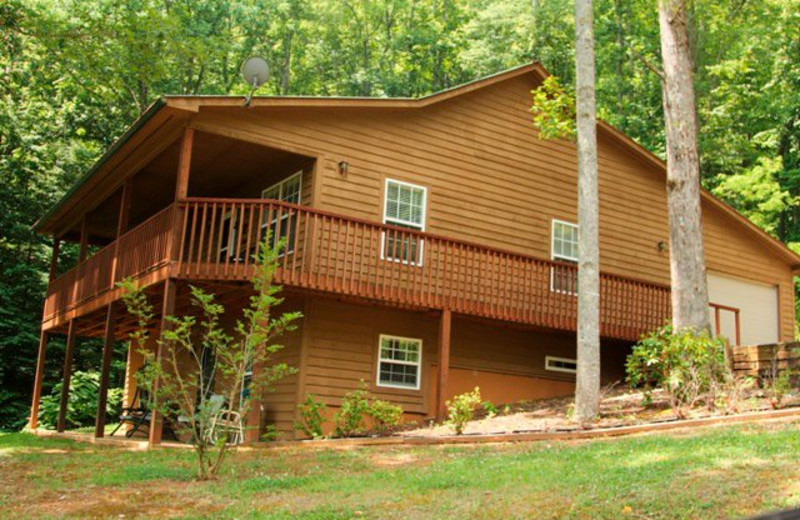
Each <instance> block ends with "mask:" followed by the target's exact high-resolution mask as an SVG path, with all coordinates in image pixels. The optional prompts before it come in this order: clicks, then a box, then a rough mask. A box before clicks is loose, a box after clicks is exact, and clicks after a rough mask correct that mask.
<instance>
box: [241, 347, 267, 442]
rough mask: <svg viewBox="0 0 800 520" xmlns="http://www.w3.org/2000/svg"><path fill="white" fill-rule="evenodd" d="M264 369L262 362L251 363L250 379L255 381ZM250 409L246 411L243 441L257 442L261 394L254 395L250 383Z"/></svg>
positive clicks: (259, 428)
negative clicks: (251, 373)
mask: <svg viewBox="0 0 800 520" xmlns="http://www.w3.org/2000/svg"><path fill="white" fill-rule="evenodd" d="M263 370H264V367H263V363H260V362H256V363H254V364H253V377H252V381H257V380H258V378H259V376H260V374H261V372H262V371H263ZM249 399H250V410H249V411H248V412H247V423H246V425H245V431H244V441H245V442H246V443H247V444H252V443H254V442H258V440H259V439H260V438H261V416H262V414H263V413H264V410H263V409H262V407H261V396H260V395H255V393H254V392H253V388H252V385H251V388H250V398H249Z"/></svg>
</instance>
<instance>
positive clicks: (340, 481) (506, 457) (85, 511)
mask: <svg viewBox="0 0 800 520" xmlns="http://www.w3.org/2000/svg"><path fill="white" fill-rule="evenodd" d="M192 464H193V459H192V453H191V452H190V451H188V450H170V451H167V450H158V451H150V452H134V451H125V450H121V449H119V448H116V447H100V446H91V445H85V444H80V443H75V442H73V441H69V440H65V439H53V438H37V437H33V436H31V435H28V434H7V435H2V436H0V516H2V517H3V518H30V517H34V518H35V517H45V518H60V517H65V516H67V517H68V516H72V517H79V518H104V517H109V518H111V517H113V518H133V517H137V516H147V515H152V516H156V517H170V518H295V517H304V518H317V519H327V518H331V519H333V518H465V517H473V518H704V519H705V518H739V517H744V516H748V515H752V514H755V513H760V512H765V511H770V510H772V509H777V508H787V507H792V506H794V507H797V506H800V421H794V422H780V423H762V424H759V425H751V426H728V427H718V428H708V429H703V430H695V431H692V432H690V433H686V432H684V433H673V434H664V435H649V436H639V437H629V438H621V439H615V440H600V441H581V442H563V443H528V444H518V445H512V444H503V445H479V446H458V447H443V446H431V447H410V446H406V447H369V448H351V449H336V450H334V449H318V450H313V451H312V450H300V449H289V450H247V451H240V452H238V453H236V454H235V455H234V456H233V458H232V459H231V460H230V461H229V464H228V465H226V466H225V469H224V474H223V475H222V476H221V477H220V478H219V479H218V480H216V481H213V482H205V483H201V482H194V481H193V480H192V476H193V465H192ZM121 515H124V516H121Z"/></svg>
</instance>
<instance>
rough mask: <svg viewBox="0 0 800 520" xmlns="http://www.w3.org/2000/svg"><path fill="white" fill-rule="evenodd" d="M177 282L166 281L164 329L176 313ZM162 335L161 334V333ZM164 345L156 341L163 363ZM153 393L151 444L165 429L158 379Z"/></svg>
mask: <svg viewBox="0 0 800 520" xmlns="http://www.w3.org/2000/svg"><path fill="white" fill-rule="evenodd" d="M176 289H177V286H176V283H175V280H174V279H172V278H167V280H166V281H165V282H164V302H163V305H162V308H161V309H162V310H161V329H160V331H163V330H164V329H166V328H167V327H169V326H170V325H169V322H168V321H167V320H166V317H167V316H171V315H172V314H174V313H175V296H176V292H177V291H176ZM159 336H160V334H159ZM163 348H164V347H163V346H162V345H161V343H160V342H156V356H155V360H154V362H155V363H161V360H162V359H163V358H164V352H163ZM153 394H154V395H152V396H151V399H153V410H151V412H150V414H151V415H150V438H149V443H150V446H155V445H157V444H161V434H162V432H163V429H164V421H163V418H162V417H161V414H159V413H158V412H157V411H156V410H155V404H156V403H155V400H156V399H157V398H158V396H157V395H156V394H158V381H154V383H153Z"/></svg>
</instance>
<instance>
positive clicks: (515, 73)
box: [33, 62, 800, 270]
mask: <svg viewBox="0 0 800 520" xmlns="http://www.w3.org/2000/svg"><path fill="white" fill-rule="evenodd" d="M525 74H534V75H535V76H536V77H537V79H539V80H543V79H545V78H546V77H548V76H549V75H550V73H549V72H547V70H546V69H545V68H544V67H543V66H542V65H541V64H540V63H538V62H533V63H528V64H525V65H521V66H518V67H513V68H510V69H507V70H504V71H501V72H498V73H496V74H492V75H490V76H485V77H482V78H479V79H476V80H474V81H470V82H468V83H463V84H461V85H457V86H454V87H451V88H448V89H444V90H440V91H438V92H434V93H432V94H428V95H426V96H421V97H415V98H412V97H393V98H378V97H344V96H331V97H317V96H255V97H253V98H252V99H251V100H250V105H249V107H250V108H271V107H284V108H330V109H336V108H365V109H406V110H408V109H421V108H425V107H428V106H431V105H433V104H436V103H440V102H442V101H446V100H448V99H452V98H454V97H457V96H461V95H464V94H467V93H470V92H474V91H476V90H480V89H483V88H486V87H489V86H491V85H494V84H497V83H500V82H504V81H508V80H510V79H513V78H516V77H519V76H523V75H525ZM245 99H246V98H245V96H228V95H220V96H216V95H194V96H182V95H176V96H171V95H168V96H161V97H159V98H158V99H156V100H155V101H154V102H153V103H152V104H151V105H150V106H149V107H148V108H147V110H145V112H144V113H143V114H142V115H141V116H140V117H139V118H138V119H137V120H136V121H135V122H134V123H133V124H132V125H131V126H130V127H129V128H128V129H127V130H126V131H125V133H124V134H123V135H122V136H121V137H120V138H119V139H117V141H115V142H114V144H113V145H112V146H111V147H110V148H109V149H108V150H107V151H106V152H105V153H104V154H103V155H102V156H101V157H100V159H98V160H97V162H96V163H95V164H94V165H93V166H92V168H90V169H89V170H88V171H87V172H86V174H85V175H83V176H82V177H81V178H80V179H79V180H78V182H77V183H76V184H75V185H74V186H73V187H72V188H71V189H70V190H69V191H68V192H67V193H66V194H65V195H64V196H63V197H62V198H61V199H60V200H59V201H58V202H57V203H56V204H55V205H54V206H53V207H51V208H50V210H48V212H47V213H46V214H45V215H43V216H42V217H41V218H40V219H39V220H38V221H37V222H36V223H35V224H34V225H33V229H34V230H35V231H37V232H40V233H47V232H48V231H49V230H51V227H52V225H53V224H54V223H55V222H56V221H57V220H58V218H59V216H60V215H62V214H64V213H65V212H66V211H68V209H69V208H70V207H71V206H72V205H73V204H72V202H74V199H79V198H80V196H81V195H85V194H86V192H90V191H91V189H92V181H94V180H96V179H97V178H98V177H102V176H104V175H109V174H110V173H111V170H113V168H112V167H110V166H109V163H110V160H111V159H112V157H114V156H115V155H117V154H120V153H124V151H125V150H124V149H125V148H126V147H127V146H128V145H130V141H131V140H132V138H133V137H134V136H135V135H137V134H139V133H149V132H153V131H154V130H155V129H156V127H155V125H156V124H157V123H156V120H157V119H159V117H157V116H162V113H163V112H171V113H173V114H176V113H183V114H184V116H186V115H191V114H192V113H195V112H198V111H199V110H200V109H201V108H204V107H209V108H210V107H213V108H225V107H231V108H234V107H235V108H242V107H244V104H245ZM161 119H162V120H163V117H161ZM598 131H599V133H601V134H603V135H606V136H607V137H610V138H611V139H612V140H613V141H615V142H617V143H618V144H620V145H622V146H623V147H625V148H626V149H628V150H630V151H631V152H632V153H633V155H634V156H636V157H638V158H639V159H641V160H643V161H644V162H646V163H647V164H649V165H651V166H652V167H653V168H654V169H655V170H657V171H658V172H660V173H661V174H663V175H666V171H667V168H666V163H665V162H664V161H663V160H662V159H661V158H659V157H658V156H656V155H655V154H653V153H652V152H650V151H649V150H648V149H646V148H645V147H644V146H642V145H640V144H639V143H637V142H636V141H634V140H633V139H632V138H630V137H629V136H627V135H625V134H624V133H622V132H621V131H620V130H618V129H617V128H615V127H613V126H612V125H610V124H608V123H606V122H604V121H600V120H598ZM120 182H121V181H120ZM701 197H702V200H703V201H704V202H706V203H708V204H709V205H711V206H712V207H715V208H716V209H718V210H720V211H721V212H722V213H723V214H725V215H726V216H728V217H729V218H730V219H732V220H733V221H734V222H736V223H738V224H740V225H742V226H744V227H745V228H746V229H747V230H748V231H750V232H751V233H752V234H754V235H755V236H756V237H757V238H758V239H760V240H762V241H763V243H764V244H765V245H766V246H768V247H769V248H770V249H771V250H773V251H774V252H775V253H776V254H778V255H779V256H780V257H782V258H783V259H784V260H785V261H786V262H787V263H789V264H790V265H791V267H792V269H793V270H800V255H798V254H797V253H795V252H794V251H792V250H791V249H789V248H788V247H787V246H786V245H785V244H784V243H783V242H781V241H779V240H777V239H775V238H774V237H772V236H771V235H769V234H768V233H766V232H765V231H764V230H762V229H761V228H759V227H758V226H756V225H755V224H753V223H752V222H751V221H750V220H748V219H747V218H746V217H744V216H743V215H742V214H741V213H739V212H738V211H736V210H735V209H734V208H733V207H731V206H730V205H728V204H726V203H725V202H723V201H721V200H720V199H718V198H716V197H715V196H714V195H712V194H711V192H709V191H708V190H706V189H704V188H701Z"/></svg>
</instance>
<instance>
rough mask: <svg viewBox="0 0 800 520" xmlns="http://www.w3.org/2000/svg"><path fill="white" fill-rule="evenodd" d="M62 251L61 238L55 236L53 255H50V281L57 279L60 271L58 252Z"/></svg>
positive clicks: (48, 278) (48, 279)
mask: <svg viewBox="0 0 800 520" xmlns="http://www.w3.org/2000/svg"><path fill="white" fill-rule="evenodd" d="M60 251H61V239H60V238H53V256H51V257H50V273H49V276H48V277H47V281H48V283H52V281H53V280H55V279H56V274H57V273H58V253H59V252H60Z"/></svg>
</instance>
